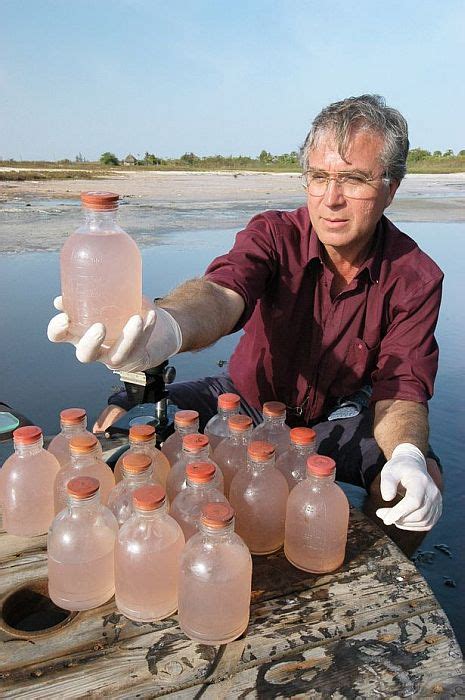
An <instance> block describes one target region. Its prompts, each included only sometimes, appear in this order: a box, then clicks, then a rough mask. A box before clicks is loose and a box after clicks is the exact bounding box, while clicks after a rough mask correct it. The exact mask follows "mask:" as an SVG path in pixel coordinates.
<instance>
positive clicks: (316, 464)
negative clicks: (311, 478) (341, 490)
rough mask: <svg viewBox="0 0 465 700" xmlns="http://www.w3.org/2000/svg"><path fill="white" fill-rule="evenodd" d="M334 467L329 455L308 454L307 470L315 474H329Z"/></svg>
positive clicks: (334, 463)
mask: <svg viewBox="0 0 465 700" xmlns="http://www.w3.org/2000/svg"><path fill="white" fill-rule="evenodd" d="M335 469H336V462H335V461H334V459H331V457H324V456H323V455H310V457H309V458H308V459H307V471H308V473H309V474H316V475H317V476H329V475H330V474H332V473H333V471H334V470H335Z"/></svg>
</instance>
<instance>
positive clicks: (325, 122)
mask: <svg viewBox="0 0 465 700" xmlns="http://www.w3.org/2000/svg"><path fill="white" fill-rule="evenodd" d="M359 130H363V131H372V132H375V133H378V134H380V135H381V136H382V137H383V139H384V148H383V150H382V152H381V154H380V160H381V165H382V166H383V167H384V169H385V173H386V176H387V177H390V178H392V179H393V180H399V182H400V180H402V178H403V177H404V175H405V173H406V170H407V155H408V150H409V140H408V127H407V122H406V120H405V119H404V117H403V116H402V114H401V113H400V112H399V111H398V110H397V109H393V108H392V107H386V101H385V99H384V98H383V97H381V96H380V95H360V97H348V98H347V99H346V100H341V102H333V103H332V104H330V105H329V106H328V107H325V108H324V109H323V110H322V111H321V112H320V113H319V114H318V115H317V116H316V117H315V119H314V120H313V123H312V128H311V129H310V131H309V133H308V134H307V138H306V139H305V142H304V144H303V146H302V147H301V149H300V163H301V165H302V168H303V170H304V171H305V170H307V168H308V158H309V154H310V151H311V150H312V149H313V148H314V147H315V146H316V144H317V142H318V141H319V139H320V137H321V136H322V135H323V134H324V133H326V134H327V133H328V132H329V133H331V134H333V135H334V137H335V140H336V143H337V147H338V151H339V155H340V156H341V158H345V155H346V153H347V149H348V146H349V141H350V137H351V135H352V134H353V133H354V131H359Z"/></svg>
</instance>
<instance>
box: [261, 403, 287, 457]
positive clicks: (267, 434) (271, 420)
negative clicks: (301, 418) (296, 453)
mask: <svg viewBox="0 0 465 700" xmlns="http://www.w3.org/2000/svg"><path fill="white" fill-rule="evenodd" d="M285 420H286V405H285V404H283V403H281V401H267V402H266V403H264V404H263V422H262V423H260V425H257V427H256V428H254V430H253V431H252V440H261V441H264V442H271V444H272V445H274V447H275V450H276V456H277V457H279V455H280V454H282V453H283V452H285V451H286V450H287V448H288V447H289V442H290V435H289V433H290V428H289V426H287V425H286V423H285Z"/></svg>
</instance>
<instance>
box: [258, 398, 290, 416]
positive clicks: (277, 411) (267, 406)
mask: <svg viewBox="0 0 465 700" xmlns="http://www.w3.org/2000/svg"><path fill="white" fill-rule="evenodd" d="M285 413H286V404H285V403H282V401H267V402H266V403H264V404H263V415H264V416H282V415H284V414H285Z"/></svg>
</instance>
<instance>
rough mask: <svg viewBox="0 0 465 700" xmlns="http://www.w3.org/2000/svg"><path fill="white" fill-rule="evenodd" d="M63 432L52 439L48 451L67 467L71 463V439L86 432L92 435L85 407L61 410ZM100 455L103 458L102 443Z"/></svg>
mask: <svg viewBox="0 0 465 700" xmlns="http://www.w3.org/2000/svg"><path fill="white" fill-rule="evenodd" d="M60 425H61V432H60V433H58V435H55V437H54V438H53V439H52V440H51V442H50V444H49V446H48V448H47V449H48V451H49V452H51V453H52V455H55V457H56V458H57V460H58V461H59V462H60V466H61V467H66V466H69V465H70V464H71V452H70V449H69V441H70V440H71V438H72V437H73V436H74V435H78V434H79V433H84V434H85V435H92V433H90V432H89V431H88V430H86V428H87V414H86V412H85V410H84V409H83V408H65V409H64V410H63V411H61V412H60ZM98 447H99V457H100V458H102V455H103V450H102V446H101V445H100V443H98Z"/></svg>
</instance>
